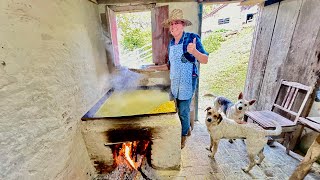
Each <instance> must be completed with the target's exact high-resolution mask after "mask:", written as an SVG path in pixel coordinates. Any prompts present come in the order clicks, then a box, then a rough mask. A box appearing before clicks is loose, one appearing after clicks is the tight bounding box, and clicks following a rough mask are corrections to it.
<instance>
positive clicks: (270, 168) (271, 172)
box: [157, 121, 320, 180]
mask: <svg viewBox="0 0 320 180" xmlns="http://www.w3.org/2000/svg"><path fill="white" fill-rule="evenodd" d="M209 143H210V138H209V134H208V133H207V129H206V127H205V125H204V123H203V122H199V121H197V122H196V123H195V128H194V130H193V131H192V135H191V136H190V137H189V138H188V140H187V143H186V147H185V148H184V149H182V152H181V154H182V164H181V165H182V166H181V170H180V171H158V172H157V174H158V177H160V179H188V180H189V179H190V180H193V179H196V180H198V179H199V180H202V179H203V180H204V179H210V180H213V179H226V180H229V179H230V180H237V179H239V180H240V179H241V180H245V179H274V180H286V179H288V178H289V176H290V175H291V174H292V172H293V171H294V169H295V168H296V166H297V165H298V163H299V162H300V161H299V160H297V159H295V158H293V157H292V156H289V155H287V154H286V153H285V150H284V148H283V146H281V145H280V144H276V147H273V148H271V147H269V146H267V145H266V146H265V149H264V154H265V156H266V158H265V159H264V161H263V162H262V164H261V166H255V167H254V168H253V169H252V170H251V171H250V173H248V174H247V173H244V172H243V171H242V170H241V167H244V166H246V164H247V162H248V159H247V154H246V148H245V144H244V143H243V142H242V141H241V140H236V142H235V143H233V144H230V143H229V142H228V141H227V140H221V141H220V144H219V148H218V152H217V154H216V156H215V159H214V160H213V159H211V158H209V157H208V154H209V151H207V150H206V149H205V148H206V147H208V146H209ZM293 156H296V155H293ZM305 179H306V180H311V179H320V166H319V165H318V164H314V165H313V168H312V170H311V172H310V173H309V174H308V175H307V177H306V178H305Z"/></svg>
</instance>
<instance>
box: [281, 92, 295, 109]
mask: <svg viewBox="0 0 320 180" xmlns="http://www.w3.org/2000/svg"><path fill="white" fill-rule="evenodd" d="M295 91H296V88H294V87H293V88H291V89H290V92H289V96H288V97H287V99H286V103H285V104H284V106H283V107H284V108H285V109H289V108H288V107H289V104H290V103H291V100H292V97H293V94H294V92H295ZM289 110H290V109H289Z"/></svg>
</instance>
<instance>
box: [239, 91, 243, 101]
mask: <svg viewBox="0 0 320 180" xmlns="http://www.w3.org/2000/svg"><path fill="white" fill-rule="evenodd" d="M240 99H243V94H242V92H241V93H240V94H239V96H238V100H240Z"/></svg>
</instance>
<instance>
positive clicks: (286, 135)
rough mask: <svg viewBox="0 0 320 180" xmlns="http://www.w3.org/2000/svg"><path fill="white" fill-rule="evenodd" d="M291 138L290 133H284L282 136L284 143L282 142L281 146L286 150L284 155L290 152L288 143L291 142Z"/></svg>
mask: <svg viewBox="0 0 320 180" xmlns="http://www.w3.org/2000/svg"><path fill="white" fill-rule="evenodd" d="M291 138H292V133H291V132H290V133H285V134H284V142H283V145H284V147H285V148H286V153H287V154H289V152H290V150H291V149H290V141H291Z"/></svg>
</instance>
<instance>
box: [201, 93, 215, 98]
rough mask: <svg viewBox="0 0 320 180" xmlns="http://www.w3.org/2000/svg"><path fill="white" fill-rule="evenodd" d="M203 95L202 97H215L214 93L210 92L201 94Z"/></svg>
mask: <svg viewBox="0 0 320 180" xmlns="http://www.w3.org/2000/svg"><path fill="white" fill-rule="evenodd" d="M203 96H204V97H214V98H216V97H217V96H216V95H214V94H211V93H207V94H205V95H203Z"/></svg>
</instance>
